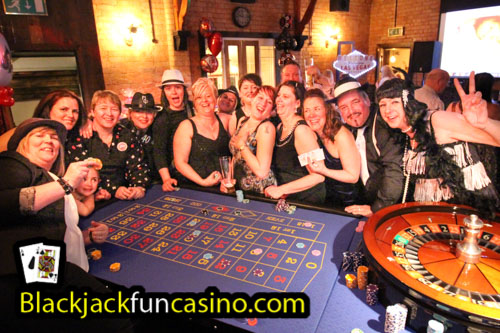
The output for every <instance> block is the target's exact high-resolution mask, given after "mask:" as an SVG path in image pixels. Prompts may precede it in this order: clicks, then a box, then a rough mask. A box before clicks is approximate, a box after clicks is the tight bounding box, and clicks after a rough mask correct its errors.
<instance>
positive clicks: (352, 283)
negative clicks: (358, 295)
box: [345, 274, 358, 289]
mask: <svg viewBox="0 0 500 333" xmlns="http://www.w3.org/2000/svg"><path fill="white" fill-rule="evenodd" d="M345 284H346V286H347V288H349V289H354V288H356V287H357V285H358V281H357V279H356V275H354V274H346V275H345Z"/></svg>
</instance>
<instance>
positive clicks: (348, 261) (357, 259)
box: [342, 251, 365, 272]
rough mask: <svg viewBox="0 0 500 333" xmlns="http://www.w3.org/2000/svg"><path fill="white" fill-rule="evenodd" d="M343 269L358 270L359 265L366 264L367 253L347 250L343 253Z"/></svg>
mask: <svg viewBox="0 0 500 333" xmlns="http://www.w3.org/2000/svg"><path fill="white" fill-rule="evenodd" d="M342 256H343V258H342V270H343V271H347V270H350V269H352V270H353V271H355V272H356V271H357V270H358V267H359V266H362V265H364V264H365V255H364V254H363V253H361V252H350V251H345V252H343V253H342Z"/></svg>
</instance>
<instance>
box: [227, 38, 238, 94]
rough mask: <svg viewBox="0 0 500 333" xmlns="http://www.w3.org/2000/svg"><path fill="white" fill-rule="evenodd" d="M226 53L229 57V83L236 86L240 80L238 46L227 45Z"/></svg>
mask: <svg viewBox="0 0 500 333" xmlns="http://www.w3.org/2000/svg"><path fill="white" fill-rule="evenodd" d="M227 52H228V55H229V81H230V82H231V85H233V86H237V85H238V80H239V78H240V67H239V59H238V58H239V55H238V46H237V45H229V46H228V51H227Z"/></svg>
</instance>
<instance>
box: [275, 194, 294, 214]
mask: <svg viewBox="0 0 500 333" xmlns="http://www.w3.org/2000/svg"><path fill="white" fill-rule="evenodd" d="M295 209H297V207H296V206H294V205H290V204H289V203H288V202H286V201H285V199H283V198H281V199H279V200H278V203H276V207H275V210H276V211H277V212H282V211H285V212H287V213H288V214H293V213H295Z"/></svg>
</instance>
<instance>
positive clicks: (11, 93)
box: [7, 87, 14, 96]
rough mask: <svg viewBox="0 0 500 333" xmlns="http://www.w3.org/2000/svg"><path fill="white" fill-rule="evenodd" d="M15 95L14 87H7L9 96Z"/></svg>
mask: <svg viewBox="0 0 500 333" xmlns="http://www.w3.org/2000/svg"><path fill="white" fill-rule="evenodd" d="M12 95H14V89H12V87H7V96H12Z"/></svg>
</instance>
